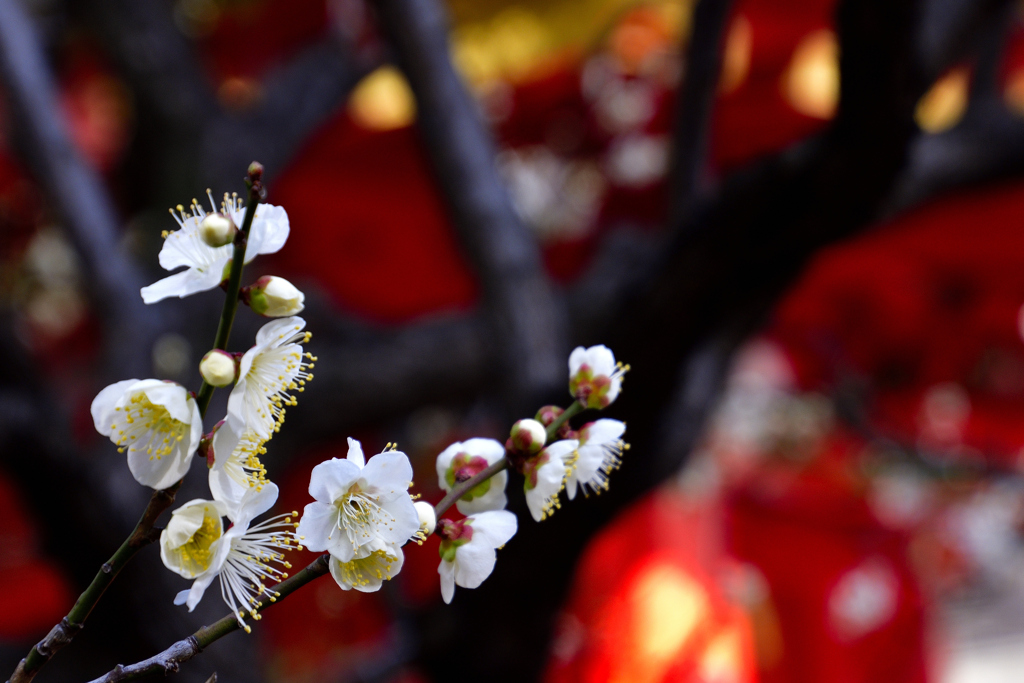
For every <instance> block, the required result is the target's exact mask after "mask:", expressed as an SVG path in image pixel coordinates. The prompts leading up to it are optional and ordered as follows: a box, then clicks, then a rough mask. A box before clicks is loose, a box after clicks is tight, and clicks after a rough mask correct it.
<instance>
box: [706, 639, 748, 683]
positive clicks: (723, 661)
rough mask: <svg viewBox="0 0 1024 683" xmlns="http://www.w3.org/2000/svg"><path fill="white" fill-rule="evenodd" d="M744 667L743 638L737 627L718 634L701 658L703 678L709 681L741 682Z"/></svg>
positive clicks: (721, 682)
mask: <svg viewBox="0 0 1024 683" xmlns="http://www.w3.org/2000/svg"><path fill="white" fill-rule="evenodd" d="M743 669H744V666H743V640H742V639H741V638H740V634H739V632H738V631H737V630H736V629H735V628H731V629H728V630H726V631H724V632H722V633H719V634H718V635H716V636H715V637H714V638H713V639H712V640H711V642H710V643H709V644H708V646H707V649H706V650H704V654H703V655H701V658H700V674H701V680H703V681H708V682H709V683H739V682H740V681H741V680H742V677H743Z"/></svg>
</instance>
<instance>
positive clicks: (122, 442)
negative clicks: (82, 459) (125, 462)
mask: <svg viewBox="0 0 1024 683" xmlns="http://www.w3.org/2000/svg"><path fill="white" fill-rule="evenodd" d="M111 429H113V432H114V433H113V437H114V439H113V441H114V443H116V444H117V445H118V446H120V450H121V452H122V453H123V452H124V449H125V448H128V449H131V450H133V451H146V452H147V453H149V459H150V460H153V459H154V458H155V459H157V460H159V459H160V458H162V457H163V456H165V455H170V454H171V453H172V452H174V450H175V448H177V446H178V442H180V441H181V440H182V439H184V438H185V436H186V435H187V434H189V432H190V431H191V427H190V426H189V425H187V424H185V423H184V422H181V421H180V420H176V419H174V418H173V417H171V413H170V411H168V410H167V408H166V407H165V406H162V405H159V404H156V403H153V402H151V401H150V400H149V398H148V397H147V396H146V394H145V393H142V392H140V393H138V394H135V395H134V396H132V397H131V399H130V400H129V401H128V404H127V405H125V406H124V407H123V408H122V407H117V408H114V424H112V425H111Z"/></svg>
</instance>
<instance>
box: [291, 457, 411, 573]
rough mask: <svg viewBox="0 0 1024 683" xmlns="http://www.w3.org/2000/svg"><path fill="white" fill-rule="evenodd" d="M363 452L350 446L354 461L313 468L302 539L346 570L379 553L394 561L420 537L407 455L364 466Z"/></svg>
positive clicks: (335, 460)
mask: <svg viewBox="0 0 1024 683" xmlns="http://www.w3.org/2000/svg"><path fill="white" fill-rule="evenodd" d="M363 460H364V456H363V451H362V447H361V446H360V444H359V442H358V441H356V440H355V439H350V440H349V455H348V457H347V458H345V459H341V458H333V459H331V460H327V461H326V462H322V463H320V464H319V465H317V466H316V467H314V468H313V473H312V475H311V476H310V480H309V494H310V495H311V496H312V497H313V498H314V502H312V503H310V504H309V505H307V506H306V507H305V510H304V511H303V514H302V519H301V520H300V522H299V527H298V531H297V533H298V534H299V538H300V539H301V540H302V543H303V545H305V546H306V547H307V548H309V549H310V550H313V551H316V552H320V551H324V550H326V551H328V552H329V553H331V555H332V556H334V557H335V558H336V559H337V560H338V561H339V562H341V563H342V564H346V563H348V562H351V561H352V560H356V559H364V558H367V557H369V556H370V555H371V554H373V553H377V552H378V551H382V552H384V555H380V556H378V557H380V558H383V557H384V556H388V557H394V556H395V555H394V553H393V552H392V550H393V549H394V548H400V547H401V546H402V545H403V544H404V543H405V542H406V541H408V540H409V539H410V538H412V536H413V535H414V534H415V533H416V532H417V530H418V529H419V526H420V522H419V514H418V513H417V512H416V507H415V506H414V505H413V501H412V497H411V496H410V495H409V487H410V486H411V485H412V465H410V464H409V458H408V457H407V456H406V455H405V453H402V452H401V451H395V450H391V451H384V452H382V453H378V454H377V455H375V456H373V457H372V458H370V459H369V460H366V461H365V464H363Z"/></svg>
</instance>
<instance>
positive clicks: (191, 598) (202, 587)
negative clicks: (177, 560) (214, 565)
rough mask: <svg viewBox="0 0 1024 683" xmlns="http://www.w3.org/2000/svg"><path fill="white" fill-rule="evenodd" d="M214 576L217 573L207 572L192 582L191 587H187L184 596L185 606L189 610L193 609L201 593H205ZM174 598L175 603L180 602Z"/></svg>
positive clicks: (215, 576) (201, 595) (201, 597)
mask: <svg viewBox="0 0 1024 683" xmlns="http://www.w3.org/2000/svg"><path fill="white" fill-rule="evenodd" d="M215 578H217V573H215V572H207V573H205V574H203V575H202V576H200V577H198V578H197V579H196V580H195V581H193V582H192V588H190V589H189V591H188V595H187V596H186V598H185V606H186V607H188V611H189V612H191V611H192V610H194V609H195V608H196V605H198V604H199V601H200V600H202V599H203V594H205V593H206V589H207V588H209V587H210V584H211V583H213V580H214V579H215ZM183 592H184V591H183ZM178 595H181V593H179V594H178ZM174 600H175V604H176V605H177V604H181V603H179V602H177V600H178V599H177V598H175V599H174Z"/></svg>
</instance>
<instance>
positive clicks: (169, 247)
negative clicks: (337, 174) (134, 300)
mask: <svg viewBox="0 0 1024 683" xmlns="http://www.w3.org/2000/svg"><path fill="white" fill-rule="evenodd" d="M207 197H209V199H210V209H211V211H212V212H214V213H216V212H217V210H218V209H217V206H216V203H215V202H214V200H213V195H212V194H211V193H210V192H209V191H207ZM189 209H190V211H189V212H186V211H185V207H183V206H181V205H179V206H178V207H177V212H175V209H171V216H173V217H174V220H175V221H176V222H177V223H178V226H179V229H178V230H175V231H173V232H168V233H165V239H164V245H163V247H162V248H161V249H160V266H161V267H162V268H163V269H164V270H174V269H176V268H181V267H182V266H184V267H185V268H186V269H187V270H185V271H182V272H180V273H175V274H174V275H170V276H168V277H166V278H164V279H162V280H158V281H157V282H155V283H153V284H152V285H150V286H148V287H143V288H142V300H143V301H145V302H146V303H147V304H152V303H156V302H157V301H161V300H163V299H166V298H168V297H172V296H177V297H182V298H183V297H186V296H189V295H190V294H195V293H197V292H203V291H206V290H208V289H213V288H214V287H216V286H217V285H219V284H220V282H221V280H223V279H224V269H225V267H226V266H227V264H228V262H229V261H230V260H231V257H232V255H233V254H234V247H233V246H232V245H231V244H226V245H224V246H222V247H211V246H209V245H208V244H207V243H206V242H205V241H203V238H202V236H201V235H200V230H199V224H200V223H202V221H203V218H205V217H206V215H207V212H206V209H204V208H203V207H202V206H200V205H199V203H198V202H196V201H195V200H193V201H192V204H191V206H190V207H189ZM220 212H221V213H223V214H225V215H227V216H229V217H230V218H231V219H232V221H234V223H235V225H236V226H241V225H242V221H243V220H244V218H245V206H244V205H243V204H242V202H241V200H240V199H239V198H238V197H237V196H230V197H229V196H228V195H227V194H225V195H224V201H222V202H221V205H220ZM289 231H290V228H289V224H288V214H287V213H286V212H285V210H284V209H283V208H281V207H280V206H273V205H271V204H260V205H259V206H257V207H256V215H255V216H253V221H252V227H251V228H250V230H249V239H248V240H247V242H246V249H245V262H246V263H249V262H250V261H252V260H253V259H254V258H256V256H257V255H259V254H273V253H274V252H276V251H279V250H280V249H281V247H283V246H284V243H285V242H286V241H287V240H288V233H289Z"/></svg>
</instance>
